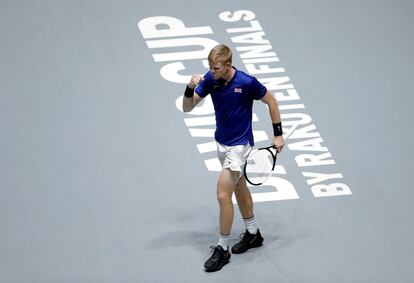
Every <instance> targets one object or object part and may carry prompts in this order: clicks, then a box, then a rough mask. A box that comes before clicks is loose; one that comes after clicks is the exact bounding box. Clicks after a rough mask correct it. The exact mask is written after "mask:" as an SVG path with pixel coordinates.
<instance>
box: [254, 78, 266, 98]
mask: <svg viewBox="0 0 414 283" xmlns="http://www.w3.org/2000/svg"><path fill="white" fill-rule="evenodd" d="M250 87H251V88H250V89H251V91H252V95H253V98H254V99H256V100H259V99H262V98H263V96H265V94H266V92H267V88H266V87H265V86H264V85H263V84H262V83H260V82H259V81H258V80H257V79H256V78H255V77H253V78H252V81H251V84H250Z"/></svg>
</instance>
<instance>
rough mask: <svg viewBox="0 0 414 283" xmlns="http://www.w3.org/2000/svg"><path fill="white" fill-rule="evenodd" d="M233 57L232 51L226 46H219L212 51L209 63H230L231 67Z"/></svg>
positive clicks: (209, 55)
mask: <svg viewBox="0 0 414 283" xmlns="http://www.w3.org/2000/svg"><path fill="white" fill-rule="evenodd" d="M232 57H233V55H232V53H231V49H230V48H228V47H227V46H226V45H224V44H219V45H216V46H214V47H213V49H211V51H210V53H209V54H208V62H209V63H217V62H220V63H223V64H227V63H230V65H231V62H232Z"/></svg>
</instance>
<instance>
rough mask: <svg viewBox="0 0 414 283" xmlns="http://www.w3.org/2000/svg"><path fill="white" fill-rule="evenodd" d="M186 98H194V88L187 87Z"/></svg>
mask: <svg viewBox="0 0 414 283" xmlns="http://www.w3.org/2000/svg"><path fill="white" fill-rule="evenodd" d="M184 96H185V97H188V98H191V97H193V96H194V89H193V88H190V87H189V86H188V85H187V87H186V88H185V91H184Z"/></svg>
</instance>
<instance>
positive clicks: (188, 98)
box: [183, 74, 203, 112]
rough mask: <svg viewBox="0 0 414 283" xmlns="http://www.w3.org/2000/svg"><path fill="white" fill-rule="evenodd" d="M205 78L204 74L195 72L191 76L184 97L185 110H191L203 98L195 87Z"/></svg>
mask: <svg viewBox="0 0 414 283" xmlns="http://www.w3.org/2000/svg"><path fill="white" fill-rule="evenodd" d="M202 80H203V76H201V75H198V74H194V75H192V76H191V80H190V82H189V83H188V84H187V86H186V89H185V92H184V97H183V111H184V112H191V111H192V110H193V109H194V107H196V106H197V104H198V103H199V102H200V101H201V100H202V99H203V98H201V97H200V96H199V95H198V94H197V93H196V92H195V91H194V88H195V87H196V86H197V85H198V84H199V83H200V82H201V81H202Z"/></svg>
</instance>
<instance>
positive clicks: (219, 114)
mask: <svg viewBox="0 0 414 283" xmlns="http://www.w3.org/2000/svg"><path fill="white" fill-rule="evenodd" d="M234 69H235V68H234ZM195 92H196V93H197V94H198V95H199V96H200V97H203V98H204V97H206V96H207V95H208V94H210V95H211V99H212V101H213V105H214V110H215V114H216V132H215V139H216V141H217V142H219V143H221V144H224V145H228V146H234V145H244V144H247V143H249V144H250V145H251V146H253V145H254V140H253V131H252V115H253V101H254V100H258V99H261V98H263V96H264V95H265V94H266V92H267V89H266V87H265V86H264V85H262V84H261V83H260V82H259V81H258V80H257V79H256V78H255V77H252V76H250V75H248V74H246V73H245V72H242V71H239V70H237V69H235V73H234V76H233V78H232V79H231V80H230V81H229V82H227V85H224V83H223V82H221V81H220V80H214V78H213V75H212V74H211V72H210V71H209V72H208V73H206V74H205V75H204V80H203V81H202V82H201V83H200V84H199V85H198V86H197V87H196V89H195Z"/></svg>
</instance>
